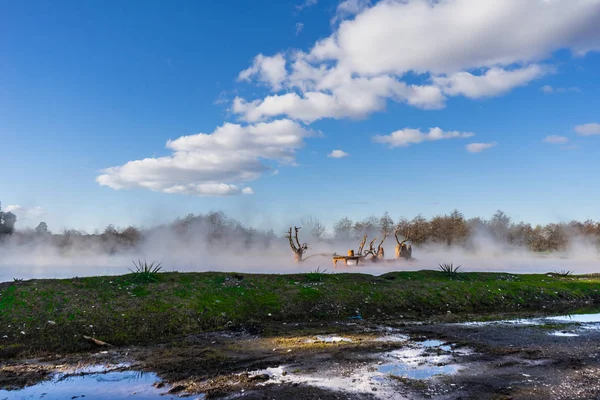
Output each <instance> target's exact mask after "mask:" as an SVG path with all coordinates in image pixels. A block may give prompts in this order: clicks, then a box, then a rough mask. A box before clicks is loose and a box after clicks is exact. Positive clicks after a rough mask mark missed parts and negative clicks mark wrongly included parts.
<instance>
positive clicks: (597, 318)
mask: <svg viewBox="0 0 600 400" xmlns="http://www.w3.org/2000/svg"><path fill="white" fill-rule="evenodd" d="M546 319H549V320H552V321H558V322H569V323H571V322H579V323H582V324H593V323H600V314H573V315H559V316H556V317H548V318H546Z"/></svg>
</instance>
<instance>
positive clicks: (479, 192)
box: [0, 0, 600, 231]
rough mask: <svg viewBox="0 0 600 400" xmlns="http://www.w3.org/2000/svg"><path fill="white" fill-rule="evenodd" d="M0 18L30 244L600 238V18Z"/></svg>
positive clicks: (16, 179) (398, 12)
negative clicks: (595, 224)
mask: <svg viewBox="0 0 600 400" xmlns="http://www.w3.org/2000/svg"><path fill="white" fill-rule="evenodd" d="M0 6H1V8H2V10H3V11H2V12H1V13H0V142H1V143H2V146H3V150H4V151H3V154H2V157H0V180H1V181H2V182H3V184H2V190H1V192H0V201H2V205H3V206H4V208H5V209H6V207H7V206H11V209H13V210H14V212H15V213H16V214H17V216H18V217H19V221H18V226H21V227H23V226H35V225H37V222H39V221H40V220H45V221H46V222H47V223H48V225H49V227H50V229H51V230H54V231H57V230H60V229H61V228H63V227H74V228H78V229H86V230H88V231H92V230H93V229H96V228H99V229H102V228H103V227H104V226H106V225H107V224H109V223H113V224H115V225H117V226H127V225H130V224H135V225H145V226H148V225H152V224H156V223H161V222H166V221H169V220H172V219H174V218H176V217H177V216H183V215H185V214H187V213H201V212H207V211H210V210H218V209H220V210H223V211H225V212H226V213H227V214H229V215H231V216H233V217H235V218H237V219H239V220H241V221H242V222H244V223H247V224H251V225H254V226H258V227H267V226H273V227H276V228H279V227H281V226H284V225H286V224H288V223H293V222H294V221H297V220H299V219H300V218H301V217H303V216H309V215H314V216H316V217H317V218H320V219H322V220H323V221H325V222H326V223H328V224H332V223H333V222H335V221H336V220H338V219H339V218H341V217H343V216H349V217H350V218H353V219H359V218H364V217H366V216H368V215H371V214H376V215H381V214H382V213H383V212H384V211H388V212H390V214H391V215H392V217H393V218H398V217H400V216H406V217H409V218H412V217H413V216H415V215H416V214H419V213H421V214H423V215H424V216H426V217H431V216H434V215H436V214H442V213H447V212H450V211H452V210H453V209H455V208H457V209H459V210H461V211H462V212H463V213H464V214H465V215H466V216H468V217H473V216H483V217H489V216H491V215H492V214H493V213H494V211H495V210H497V209H502V210H504V211H505V212H507V213H508V214H509V215H510V216H512V217H513V218H514V219H517V220H525V221H529V222H532V223H546V222H550V221H561V220H570V219H579V220H585V219H587V218H591V219H596V220H597V219H599V218H600V217H599V215H598V208H597V199H598V198H599V197H600V188H599V186H598V185H597V184H596V182H597V176H598V171H600V168H599V166H600V163H599V161H598V159H599V155H600V152H599V150H600V125H598V124H599V123H600V112H599V111H598V110H600V107H598V105H599V104H600V74H599V72H598V71H600V52H599V51H598V50H600V46H599V45H598V43H600V27H599V26H598V24H597V23H594V22H593V21H598V18H600V2H599V1H595V0H554V1H552V2H548V1H544V0H523V1H522V0H519V1H517V0H503V1H497V2H496V1H489V2H480V3H477V2H476V1H475V0H449V1H448V2H446V3H445V4H441V5H440V4H431V3H430V4H427V2H426V1H423V0H411V1H409V2H394V1H386V2H375V1H374V2H367V1H364V0H362V1H361V0H347V1H342V2H338V1H333V0H318V1H315V0H312V1H308V2H302V1H301V0H295V1H277V2H274V1H268V2H267V1H255V2H247V1H239V0H236V1H233V0H223V1H212V2H198V1H178V2H164V1H145V2H143V3H140V2H132V1H131V2H117V1H102V2H99V1H86V2H80V1H59V2H50V1H30V2H18V1H1V2H0ZM556 15H561V19H556V18H554V17H555V16H556ZM466 20H468V21H469V22H468V23H465V22H464V21H466ZM259 54H260V55H262V56H259V57H257V56H258V55H259ZM255 57H257V58H255ZM243 71H245V72H243ZM224 124H230V125H227V126H228V127H229V128H228V129H224V130H223V132H221V133H217V131H218V128H219V127H223V125H224ZM432 128H439V132H441V137H437V140H433V139H435V138H436V137H435V135H434V136H431V135H429V136H428V135H427V134H428V133H429V132H430V129H432ZM394 132H396V134H395V135H392V134H393V133H394ZM199 133H203V134H205V135H202V137H197V136H191V135H196V134H199ZM182 136H190V138H188V139H186V140H184V139H182V140H179V141H177V139H178V138H180V137H182ZM378 136H379V137H380V138H383V139H379V140H378V139H376V138H377V137H378ZM548 137H550V138H548ZM168 140H173V141H174V142H172V143H173V144H172V147H170V148H167V146H166V145H167V141H168ZM474 143H475V144H479V145H475V146H474V147H473V146H472V147H470V148H471V149H472V150H478V149H479V150H480V151H479V152H470V151H469V150H468V149H467V146H468V145H470V144H474ZM333 150H342V151H343V152H345V153H347V154H348V156H346V157H342V158H333V157H328V154H330V153H331V152H332V151H333ZM177 152H179V153H178V154H176V153H177ZM174 155H175V156H174ZM152 159H154V160H152ZM136 160H144V161H141V162H137V163H130V162H132V161H136ZM157 160H158V161H157ZM128 163H129V164H128ZM111 167H115V168H113V169H112V170H109V171H107V170H106V169H107V168H111ZM99 177H100V178H99ZM102 177H104V178H102ZM248 192H251V193H252V194H247V193H248Z"/></svg>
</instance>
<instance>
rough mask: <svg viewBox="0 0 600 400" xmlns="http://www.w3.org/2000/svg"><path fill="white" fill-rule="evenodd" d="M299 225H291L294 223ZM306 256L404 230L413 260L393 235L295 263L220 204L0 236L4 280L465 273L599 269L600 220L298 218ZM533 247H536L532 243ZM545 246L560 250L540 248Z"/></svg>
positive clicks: (278, 236) (275, 237)
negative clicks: (398, 254) (151, 265)
mask: <svg viewBox="0 0 600 400" xmlns="http://www.w3.org/2000/svg"><path fill="white" fill-rule="evenodd" d="M290 225H294V223H290ZM296 225H301V226H302V229H301V230H300V241H301V242H307V243H308V244H309V247H310V249H309V252H308V253H307V256H311V255H313V254H320V253H326V254H333V253H334V252H337V253H338V254H345V253H346V251H347V250H348V249H355V250H356V249H357V247H358V243H359V241H360V237H362V236H363V235H365V234H367V235H369V237H370V238H374V237H375V236H380V235H381V232H382V231H388V232H392V231H393V230H395V229H396V228H398V229H399V232H400V235H401V236H405V237H410V238H411V239H412V243H413V256H414V257H415V258H416V259H415V260H412V261H406V260H393V258H394V248H395V245H396V241H395V239H394V236H393V233H392V234H391V235H390V237H389V238H388V239H387V240H386V242H385V243H384V249H385V252H386V260H387V261H386V262H384V263H373V264H371V263H368V262H365V263H363V265H360V266H358V267H357V266H351V267H348V268H344V267H343V266H340V264H338V266H339V267H338V268H336V269H334V268H333V266H332V264H331V263H332V259H331V257H330V256H314V257H311V258H309V259H308V260H306V261H304V262H303V263H299V264H296V263H294V262H293V255H292V251H291V249H290V247H289V244H288V241H287V239H285V237H284V235H283V234H284V232H274V231H272V230H271V231H259V230H256V229H252V228H247V227H244V226H243V225H241V224H240V223H239V222H237V221H235V220H233V219H230V218H228V217H227V216H225V215H224V214H223V213H221V212H215V213H209V214H206V215H198V216H193V215H190V216H188V217H186V218H184V219H178V220H177V221H175V222H174V223H172V224H169V225H162V226H157V227H153V228H148V229H143V230H138V229H136V228H133V227H129V228H126V229H123V230H117V229H115V228H114V227H113V226H109V227H107V228H106V230H105V231H104V232H103V233H102V234H94V235H88V234H85V233H82V232H77V231H64V232H63V233H61V234H51V233H49V232H44V231H37V232H36V231H33V230H30V231H27V230H25V231H18V230H17V231H16V232H15V233H14V234H12V235H3V236H0V282H2V281H9V280H12V279H13V278H20V279H31V278H66V277H74V276H80V277H82V276H92V275H119V274H124V273H128V272H129V268H133V264H132V260H138V259H141V260H144V259H145V260H148V262H151V261H157V262H162V265H163V267H164V268H163V269H164V271H180V272H188V271H194V272H201V271H227V272H248V273H297V272H310V271H314V270H315V269H316V268H318V267H320V268H321V270H323V269H327V271H328V272H361V273H370V274H375V275H378V274H382V273H385V272H389V271H398V270H419V269H437V267H438V265H439V264H440V263H446V262H452V263H454V264H455V265H462V266H463V269H464V270H466V271H502V272H511V273H544V272H552V271H558V270H570V271H573V272H574V273H592V272H600V271H599V270H600V253H599V251H598V245H599V243H600V224H599V223H594V222H591V221H586V222H585V223H576V222H572V223H570V224H549V225H547V226H546V227H535V228H532V227H531V226H529V225H528V224H523V223H520V224H514V223H511V222H510V219H509V218H508V217H507V216H506V215H505V214H503V213H501V212H499V213H497V214H496V215H494V217H493V218H492V219H491V220H489V221H483V220H480V219H471V220H468V221H467V220H465V219H464V217H463V216H462V214H460V213H458V212H454V213H452V214H450V215H446V216H439V217H435V218H433V219H431V220H429V221H428V220H426V219H424V218H422V217H415V218H414V219H413V220H411V221H408V220H406V219H401V220H400V221H398V222H396V223H395V222H394V221H392V220H391V218H390V217H389V216H388V215H387V214H385V215H384V216H383V217H382V218H376V217H370V218H367V219H365V220H363V221H357V222H353V221H350V220H348V219H342V220H340V221H339V222H338V223H336V224H335V225H334V229H333V232H331V233H329V234H328V233H327V230H326V227H325V226H324V225H323V224H322V223H320V222H319V221H318V220H316V219H315V218H306V219H303V220H302V221H301V223H300V221H297V223H296ZM532 248H534V249H535V250H538V251H532ZM540 250H554V251H551V252H542V251H540Z"/></svg>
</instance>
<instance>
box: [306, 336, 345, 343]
mask: <svg viewBox="0 0 600 400" xmlns="http://www.w3.org/2000/svg"><path fill="white" fill-rule="evenodd" d="M315 337H316V338H317V340H319V341H321V342H325V343H340V342H351V341H352V339H348V338H345V337H341V336H322V335H317V336H315Z"/></svg>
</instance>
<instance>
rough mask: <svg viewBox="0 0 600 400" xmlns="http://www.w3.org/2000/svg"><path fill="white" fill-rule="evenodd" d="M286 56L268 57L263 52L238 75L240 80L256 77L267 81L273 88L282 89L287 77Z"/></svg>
mask: <svg viewBox="0 0 600 400" xmlns="http://www.w3.org/2000/svg"><path fill="white" fill-rule="evenodd" d="M285 63H286V61H285V58H284V57H283V55H282V54H276V55H274V56H271V57H268V56H264V55H262V54H259V55H257V56H256V57H254V61H253V63H252V65H251V66H250V67H249V68H247V69H245V70H243V71H242V72H240V73H239V75H238V81H250V80H251V79H252V78H253V77H256V78H257V79H258V80H259V81H260V82H263V83H266V84H267V85H269V86H270V87H271V88H272V89H273V90H275V91H277V90H279V89H281V83H282V82H283V80H284V79H285V77H286V75H287V72H286V70H285Z"/></svg>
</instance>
